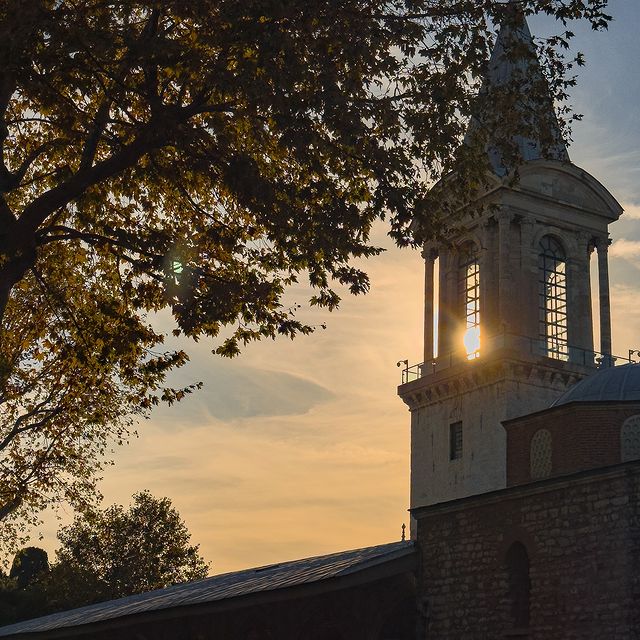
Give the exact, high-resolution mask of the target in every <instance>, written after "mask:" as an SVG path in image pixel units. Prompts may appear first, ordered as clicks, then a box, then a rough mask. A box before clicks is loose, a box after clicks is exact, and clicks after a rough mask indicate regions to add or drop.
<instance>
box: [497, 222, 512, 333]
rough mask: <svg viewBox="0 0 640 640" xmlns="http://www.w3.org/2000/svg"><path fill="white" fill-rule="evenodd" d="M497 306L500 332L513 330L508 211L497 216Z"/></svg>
mask: <svg viewBox="0 0 640 640" xmlns="http://www.w3.org/2000/svg"><path fill="white" fill-rule="evenodd" d="M497 217H498V260H499V276H498V304H499V314H498V317H499V322H500V326H499V329H500V331H511V330H513V327H512V322H511V299H512V297H513V295H514V293H515V292H514V282H513V279H512V275H511V264H510V257H511V251H510V245H511V220H512V219H513V215H512V213H511V212H510V211H501V212H500V213H499V214H498V216H497Z"/></svg>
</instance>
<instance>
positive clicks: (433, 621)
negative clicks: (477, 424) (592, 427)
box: [414, 462, 640, 640]
mask: <svg viewBox="0 0 640 640" xmlns="http://www.w3.org/2000/svg"><path fill="white" fill-rule="evenodd" d="M639 490H640V463H638V462H632V463H626V464H624V465H616V466H615V467H610V468H608V469H600V470H597V471H591V472H584V473H581V474H575V475H573V476H569V477H565V478H556V479H549V480H544V481H541V482H537V483H535V484H531V485H528V486H521V487H513V488H507V489H503V490H501V491H496V492H493V493H490V494H484V495H481V496H473V497H470V498H464V499H461V500H456V501H452V502H449V503H442V504H440V505H433V506H431V507H425V508H423V509H418V510H416V511H415V512H414V516H415V517H416V518H417V521H418V545H419V548H420V551H421V554H422V557H421V561H420V562H421V579H420V586H419V598H420V599H421V603H422V609H423V610H424V611H425V612H426V613H425V615H426V618H425V629H424V634H423V637H424V638H425V640H426V639H432V638H437V639H438V640H449V639H450V640H453V639H456V640H464V639H469V640H472V639H473V640H483V639H487V640H489V639H491V640H495V639H496V638H510V637H518V638H530V639H532V640H542V639H544V640H555V639H557V640H578V639H580V640H585V639H588V638H594V639H596V638H598V639H605V638H606V639H607V640H622V639H625V640H628V639H631V638H637V637H639V635H638V633H637V632H636V631H635V626H636V625H637V624H638V622H639V620H638V614H637V613H636V610H637V609H638V607H637V597H638V595H639V594H638V572H639V570H640V566H638V551H639V540H638V533H639V527H638V495H639ZM516 541H520V542H522V543H523V544H524V545H525V547H526V549H527V553H528V554H529V560H530V595H529V612H530V624H529V626H528V628H520V629H516V628H514V625H513V622H512V602H511V598H510V595H509V592H510V583H509V574H508V569H507V565H506V560H505V556H506V553H507V550H508V549H509V547H510V545H511V544H512V543H514V542H516Z"/></svg>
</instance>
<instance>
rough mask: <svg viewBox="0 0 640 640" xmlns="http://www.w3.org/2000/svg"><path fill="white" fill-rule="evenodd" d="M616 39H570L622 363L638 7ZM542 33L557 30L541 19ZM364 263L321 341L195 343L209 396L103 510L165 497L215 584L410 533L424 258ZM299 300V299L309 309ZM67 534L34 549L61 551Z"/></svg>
mask: <svg viewBox="0 0 640 640" xmlns="http://www.w3.org/2000/svg"><path fill="white" fill-rule="evenodd" d="M611 13H612V14H613V15H614V17H615V22H614V23H613V24H612V25H611V28H610V30H609V33H593V32H591V31H590V30H589V29H588V28H585V27H583V26H581V25H580V26H577V25H576V26H575V28H574V31H576V34H577V35H576V38H575V44H574V46H575V48H576V50H581V51H584V52H585V54H586V56H587V65H588V66H587V68H586V69H585V70H583V71H582V72H581V74H580V78H579V86H578V87H577V88H576V89H574V90H573V100H572V102H573V104H574V106H575V108H576V110H577V111H578V112H580V113H583V114H584V120H583V122H581V123H578V124H576V125H575V127H574V142H573V144H572V145H571V147H570V149H569V153H570V155H571V159H572V161H573V162H574V163H575V164H577V165H578V166H580V167H582V168H584V169H585V170H587V171H588V172H589V173H591V174H592V175H593V176H595V177H596V178H597V179H598V180H600V181H601V182H602V183H603V184H604V185H605V186H606V187H607V188H608V189H609V190H610V191H611V192H612V193H613V195H614V196H615V197H616V198H617V199H618V200H619V201H620V202H621V204H622V205H623V207H624V208H625V209H626V214H625V215H624V217H623V219H622V220H621V221H620V222H618V223H616V224H615V225H614V226H613V227H612V229H611V233H612V237H613V239H614V243H613V245H612V248H611V250H610V277H611V285H612V309H613V332H614V338H613V339H614V343H613V344H614V353H618V354H623V355H626V353H627V351H628V349H631V348H638V349H640V107H639V105H640V80H639V77H640V74H639V73H638V70H637V67H638V64H639V61H640V44H639V39H638V26H639V25H640V6H639V5H638V3H637V2H636V1H635V0H615V1H613V2H612V3H611ZM530 26H531V29H532V31H533V32H534V34H538V35H542V34H544V33H546V32H547V31H548V30H549V28H550V27H552V25H550V23H549V22H548V21H546V20H544V19H532V20H531V21H530ZM385 235H386V229H385V227H384V226H383V225H379V226H378V227H377V228H376V230H375V238H374V241H375V242H379V243H382V244H383V245H384V246H386V247H388V248H389V250H388V251H387V252H386V253H385V254H383V255H382V256H380V257H378V258H375V259H372V260H370V261H369V262H368V264H367V270H368V272H369V274H370V276H371V281H372V290H371V293H370V294H369V295H367V296H365V297H360V298H353V297H345V298H344V301H343V303H342V305H341V308H340V310H339V311H338V312H335V313H333V314H328V313H325V314H323V313H319V312H318V311H313V312H309V311H305V312H304V313H303V318H304V319H305V320H307V321H311V322H312V323H313V324H317V325H320V324H321V323H323V322H324V323H326V324H327V328H326V330H322V329H319V330H318V331H317V332H316V333H315V334H313V335H312V336H310V337H302V338H299V339H297V340H295V341H293V342H291V341H287V340H284V339H283V340H279V341H276V342H265V343H261V344H257V345H253V346H250V347H249V348H247V349H246V350H245V352H244V353H243V354H242V355H241V356H240V357H238V358H236V359H233V360H231V361H228V360H221V359H220V358H218V357H215V356H213V355H211V353H210V351H211V348H212V347H213V346H214V343H213V342H210V343H207V342H200V343H198V344H197V345H196V344H187V345H185V348H186V349H187V350H188V351H189V353H190V354H191V359H192V362H191V364H190V366H188V367H186V368H185V369H184V370H183V371H182V373H181V374H180V377H179V380H180V381H181V382H191V381H195V380H202V381H203V382H204V385H205V386H204V389H203V391H201V392H200V393H198V394H197V395H194V396H192V397H190V398H188V399H187V400H185V401H183V402H181V403H179V404H178V405H176V406H174V407H172V408H166V407H163V408H159V409H157V410H156V411H155V412H154V413H153V415H152V417H151V419H150V420H148V421H145V422H144V423H143V424H141V425H140V426H139V432H140V437H139V438H138V439H136V440H134V441H133V442H132V444H131V445H130V446H128V447H127V448H124V449H121V450H119V451H117V452H116V461H117V464H116V466H115V467H111V468H108V469H107V471H106V472H105V478H104V481H103V483H102V484H101V488H102V491H103V493H104V495H105V506H106V505H107V504H110V503H112V502H119V503H124V504H127V503H128V502H129V499H130V497H131V494H132V493H134V492H135V491H138V490H142V489H149V490H150V491H151V492H152V493H153V494H154V495H157V496H165V495H166V496H168V497H170V498H171V499H172V500H173V502H174V505H175V506H176V507H177V509H178V510H179V511H180V513H181V515H182V516H183V518H184V519H185V520H186V522H187V525H188V527H189V528H190V530H191V532H192V533H193V540H194V542H196V543H200V545H201V552H202V554H203V555H204V556H205V558H206V559H207V560H209V561H211V563H212V572H213V573H220V572H224V571H230V570H235V569H240V568H244V567H249V566H255V565H261V564H268V563H272V562H278V561H282V560H287V559H293V558H298V557H304V556H309V555H318V554H323V553H329V552H332V551H339V550H342V549H349V548H355V547H360V546H368V545H373V544H377V543H383V542H390V541H393V540H397V539H399V538H400V534H401V525H402V523H403V522H407V523H408V514H407V511H406V510H407V508H408V499H409V498H408V495H409V413H408V410H407V409H406V407H405V406H404V405H403V403H402V402H401V401H400V399H399V398H398V397H397V396H396V386H397V384H398V383H399V382H400V370H399V369H398V368H397V367H396V362H397V361H398V360H401V359H405V358H408V359H409V360H410V362H411V363H417V362H419V361H420V360H421V352H422V338H421V334H422V303H423V301H422V287H423V280H422V279H423V274H422V269H423V266H422V261H421V259H420V256H419V254H418V252H415V251H410V250H402V251H401V250H399V249H395V248H393V246H392V244H391V242H390V241H389V240H388V239H387V238H386V237H385ZM309 296H310V293H309V291H308V290H307V289H305V288H304V287H300V288H298V289H295V290H293V291H292V292H291V295H290V299H291V300H292V301H297V302H300V303H304V302H305V301H306V300H307V299H308V298H309ZM56 528H57V523H56V522H55V521H54V520H48V521H47V523H46V524H45V527H44V528H43V529H42V533H43V534H44V539H43V540H42V541H40V542H37V541H34V542H35V543H36V544H39V545H41V546H44V547H45V548H47V549H48V550H50V551H52V550H53V549H54V548H55V546H56V541H55V530H56Z"/></svg>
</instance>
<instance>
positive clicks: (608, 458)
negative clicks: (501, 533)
mask: <svg viewBox="0 0 640 640" xmlns="http://www.w3.org/2000/svg"><path fill="white" fill-rule="evenodd" d="M637 414H640V403H637V402H633V403H630V402H618V403H597V404H595V403H590V404H587V403H585V404H571V405H562V406H559V407H555V408H552V409H548V410H546V411H542V412H539V413H535V414H532V415H528V416H524V417H522V418H516V419H514V420H509V421H505V422H504V423H503V425H504V427H505V429H506V431H507V486H512V485H515V484H523V483H526V482H531V474H530V458H529V454H530V451H531V438H532V437H533V435H534V434H535V433H536V432H537V431H538V430H539V429H547V430H548V431H549V432H550V433H551V441H552V471H551V475H552V476H555V475H564V474H568V473H573V472H575V471H583V470H587V469H594V468H597V467H605V466H608V465H613V464H617V463H618V462H620V428H621V427H622V423H623V422H624V421H625V420H626V419H627V418H628V417H630V416H632V415H637Z"/></svg>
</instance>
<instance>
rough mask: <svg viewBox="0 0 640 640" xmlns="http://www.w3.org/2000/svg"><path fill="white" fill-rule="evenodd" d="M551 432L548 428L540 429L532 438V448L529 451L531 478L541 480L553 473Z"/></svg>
mask: <svg viewBox="0 0 640 640" xmlns="http://www.w3.org/2000/svg"><path fill="white" fill-rule="evenodd" d="M551 454H552V445H551V433H550V432H549V431H547V430H546V429H540V430H538V431H536V432H535V433H534V434H533V438H531V450H530V452H529V464H530V469H531V479H532V480H540V479H541V478H548V477H549V476H550V475H551Z"/></svg>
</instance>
